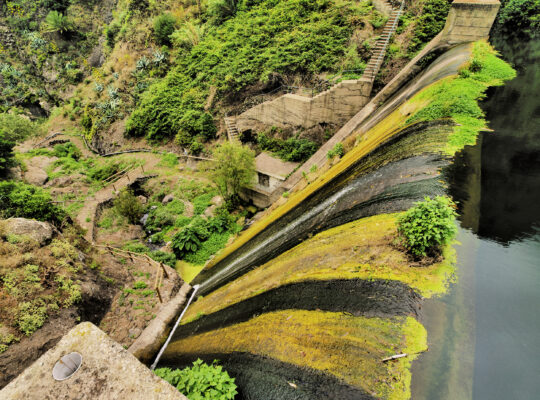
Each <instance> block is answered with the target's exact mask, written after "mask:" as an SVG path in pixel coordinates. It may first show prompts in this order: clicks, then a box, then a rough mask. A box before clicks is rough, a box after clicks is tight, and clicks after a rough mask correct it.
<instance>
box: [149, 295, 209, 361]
mask: <svg viewBox="0 0 540 400" xmlns="http://www.w3.org/2000/svg"><path fill="white" fill-rule="evenodd" d="M197 290H199V285H195V286H193V293H191V297H190V298H189V301H188V303H187V304H186V307H185V308H184V310H183V311H182V313H181V314H180V316H179V317H178V319H177V320H176V323H175V324H174V328H173V329H172V331H171V333H170V334H169V337H168V338H167V340H166V341H165V343H164V344H163V346H162V347H161V349H160V350H159V353H158V355H157V357H156V360H155V361H154V363H153V364H152V366H151V367H150V369H151V370H152V371H153V370H154V369H156V366H157V364H158V362H159V359H160V358H161V356H162V354H163V352H164V351H165V349H166V348H167V346H168V345H169V342H170V341H171V339H172V337H173V335H174V332H175V331H176V328H178V324H179V323H180V321H181V320H182V317H183V316H184V314H185V313H186V311H187V309H188V307H189V305H190V304H191V302H192V301H193V299H194V298H195V294H196V293H197Z"/></svg>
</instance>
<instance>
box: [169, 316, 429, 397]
mask: <svg viewBox="0 0 540 400" xmlns="http://www.w3.org/2000/svg"><path fill="white" fill-rule="evenodd" d="M409 334H415V335H416V337H415V338H412V339H411V338H408V337H407V335H409ZM426 347H427V345H426V335H425V330H424V328H423V327H422V325H420V323H419V322H417V321H416V320H415V319H414V318H412V317H395V318H389V319H384V318H364V317H354V316H352V315H349V314H344V313H334V312H322V311H305V310H285V311H279V312H272V313H267V314H263V315H261V316H259V317H255V318H253V319H251V320H250V321H247V322H243V323H240V324H237V325H233V326H230V327H226V328H223V329H219V330H216V331H211V332H206V333H202V334H200V335H196V336H191V337H188V338H185V339H181V340H178V341H175V342H174V343H171V344H170V345H169V347H168V348H167V352H169V353H173V354H174V353H176V354H182V353H192V354H193V353H195V354H204V353H231V352H233V351H237V352H249V353H252V354H257V355H261V356H267V357H271V358H274V359H277V360H280V361H282V362H287V363H291V364H294V365H297V366H300V367H309V368H313V369H316V370H319V371H323V372H326V373H330V374H332V375H334V376H336V377H338V378H340V379H342V380H343V381H344V382H346V383H348V384H350V385H353V386H356V387H359V388H362V389H364V390H365V391H366V392H368V393H371V394H372V395H374V396H376V397H377V398H384V399H405V398H406V397H404V395H406V394H407V393H410V389H409V388H410V380H411V375H410V372H409V371H407V368H409V366H410V362H411V359H407V360H398V361H395V362H389V363H383V362H382V361H381V360H382V359H383V358H385V357H388V356H391V355H394V354H399V353H403V352H407V353H410V354H411V357H412V358H414V354H416V353H418V352H421V351H424V350H425V349H426Z"/></svg>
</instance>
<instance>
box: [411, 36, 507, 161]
mask: <svg viewBox="0 0 540 400" xmlns="http://www.w3.org/2000/svg"><path fill="white" fill-rule="evenodd" d="M497 55H498V53H497V52H496V51H495V50H494V49H493V47H491V45H490V44H489V43H487V42H486V41H479V42H475V43H473V44H472V58H471V60H470V61H469V62H468V63H467V64H466V65H464V66H463V68H462V69H461V70H460V72H459V74H458V75H457V76H451V77H448V78H446V79H443V80H441V81H440V82H437V83H435V84H433V85H431V86H429V87H427V88H426V89H424V90H423V91H422V92H420V93H419V94H417V95H416V96H415V97H413V98H412V99H411V102H412V103H425V105H424V106H423V107H422V108H420V109H419V110H417V111H416V112H415V113H414V114H413V115H412V116H411V117H409V118H408V119H407V121H406V123H412V122H417V121H433V120H437V119H442V118H451V119H452V120H453V121H454V122H455V123H456V124H457V125H456V127H455V128H454V132H453V133H452V134H451V135H450V137H449V140H448V143H447V146H446V148H445V152H446V153H447V154H449V155H454V154H455V153H456V152H457V151H459V150H461V149H462V148H463V147H465V146H466V145H474V144H475V143H476V137H477V136H478V133H479V132H480V131H481V130H485V129H486V128H487V122H486V120H485V118H484V112H483V111H482V109H481V108H480V106H479V105H478V101H479V100H481V99H483V98H484V97H485V92H486V90H487V88H488V87H490V86H500V85H502V84H504V81H506V80H509V79H513V78H515V76H516V71H515V70H514V69H513V68H512V67H511V66H510V65H509V64H508V63H506V62H505V61H503V60H501V59H500V58H498V56H497Z"/></svg>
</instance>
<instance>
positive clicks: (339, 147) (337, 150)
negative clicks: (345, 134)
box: [326, 143, 345, 159]
mask: <svg viewBox="0 0 540 400" xmlns="http://www.w3.org/2000/svg"><path fill="white" fill-rule="evenodd" d="M344 155H345V149H344V148H343V144H341V143H336V144H335V145H334V147H332V149H331V150H330V151H328V153H327V154H326V157H327V158H328V159H332V158H334V157H335V156H338V157H340V158H341V157H343V156H344Z"/></svg>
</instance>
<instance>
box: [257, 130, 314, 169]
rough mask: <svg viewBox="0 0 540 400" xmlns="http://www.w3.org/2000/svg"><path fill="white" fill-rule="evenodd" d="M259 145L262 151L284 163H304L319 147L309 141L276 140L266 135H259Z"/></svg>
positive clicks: (295, 137) (293, 137) (295, 139)
mask: <svg viewBox="0 0 540 400" xmlns="http://www.w3.org/2000/svg"><path fill="white" fill-rule="evenodd" d="M257 143H258V144H259V146H260V148H261V150H264V151H269V152H271V153H274V154H275V155H276V156H278V157H279V158H281V159H282V160H284V161H294V162H302V161H306V160H307V159H308V158H309V157H311V156H312V155H313V154H314V153H315V152H316V151H317V149H318V147H319V145H318V144H317V143H315V142H312V141H311V140H309V139H300V138H298V136H292V137H290V138H288V139H287V140H283V139H279V138H274V137H271V136H268V135H267V134H265V133H259V134H258V135H257Z"/></svg>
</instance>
